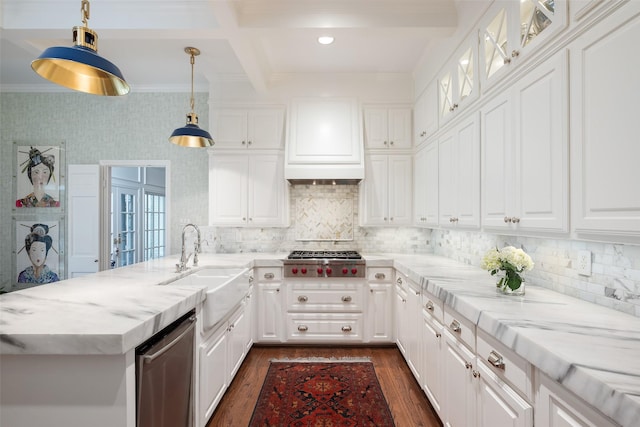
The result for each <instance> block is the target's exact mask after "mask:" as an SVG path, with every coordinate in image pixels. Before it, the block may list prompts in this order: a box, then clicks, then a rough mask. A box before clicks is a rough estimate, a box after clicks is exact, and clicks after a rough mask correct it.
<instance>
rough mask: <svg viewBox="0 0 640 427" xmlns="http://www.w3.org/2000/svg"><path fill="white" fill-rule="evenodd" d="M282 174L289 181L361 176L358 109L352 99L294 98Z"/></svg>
mask: <svg viewBox="0 0 640 427" xmlns="http://www.w3.org/2000/svg"><path fill="white" fill-rule="evenodd" d="M287 123H288V127H287V137H286V144H285V168H284V176H285V178H286V179H287V180H288V181H289V182H291V183H292V184H313V183H315V184H355V183H358V182H359V181H360V180H362V179H363V178H364V140H363V135H362V119H361V108H360V105H359V103H358V101H357V100H356V99H354V98H295V99H293V100H292V101H291V105H290V108H289V113H288V120H287Z"/></svg>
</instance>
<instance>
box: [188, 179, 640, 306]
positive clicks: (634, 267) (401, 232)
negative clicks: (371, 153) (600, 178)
mask: <svg viewBox="0 0 640 427" xmlns="http://www.w3.org/2000/svg"><path fill="white" fill-rule="evenodd" d="M358 189H359V187H358V186H357V185H338V186H330V185H329V186H324V185H318V186H310V185H296V186H293V187H291V194H290V209H291V225H290V226H289V227H287V228H222V227H201V229H202V230H203V235H204V238H205V242H204V243H203V250H204V251H205V252H219V253H234V252H288V251H291V250H297V249H326V250H341V249H355V250H358V251H361V252H364V253H379V252H385V253H434V254H436V255H442V256H445V257H447V258H451V259H455V260H457V261H460V262H462V263H465V264H468V265H474V266H478V267H479V266H480V261H481V260H482V257H483V255H484V254H485V252H486V251H487V250H488V249H490V248H493V247H503V246H507V245H512V246H516V247H521V248H523V249H524V250H525V251H526V252H527V253H528V254H529V255H530V256H531V257H532V258H533V261H534V263H535V267H534V269H533V270H532V271H531V272H529V273H528V274H527V280H528V282H529V283H530V284H533V285H538V286H543V287H545V288H549V289H551V290H554V291H557V292H560V293H563V294H567V295H570V296H574V297H576V298H580V299H583V300H586V301H590V302H593V303H596V304H599V305H603V306H605V307H609V308H612V309H615V310H618V311H622V312H625V313H628V314H631V315H634V316H638V317H640V246H637V245H623V244H608V243H597V242H586V241H579V240H570V239H546V238H534V237H519V236H502V235H497V234H491V233H485V232H465V231H458V230H446V229H434V230H430V229H422V228H415V227H360V226H358V211H359V204H358ZM310 200H315V202H311V201H310ZM327 200H329V201H330V202H327ZM342 204H348V205H349V206H352V207H353V217H352V218H351V219H352V224H351V225H352V226H353V239H352V240H325V239H324V238H323V237H325V235H324V234H323V233H325V232H326V230H328V229H333V230H334V231H333V232H334V233H335V229H334V228H332V227H341V226H345V224H346V227H347V228H348V227H349V224H348V223H349V219H348V218H347V217H348V216H349V214H348V213H347V214H345V212H348V210H347V211H345V210H343V209H335V208H333V207H334V206H340V205H342ZM345 215H346V216H345ZM309 218H312V221H310V222H309V223H306V224H302V222H305V221H307V220H309ZM314 223H315V224H316V225H315V226H314V225H313V224H314ZM328 225H330V227H329V226H328ZM300 227H302V229H303V230H304V232H305V233H309V235H312V234H314V233H316V234H315V235H316V237H322V238H319V240H308V241H301V240H298V238H299V237H300V234H299V233H300ZM582 250H588V251H590V252H591V259H592V272H591V276H583V275H580V274H578V271H577V268H576V266H577V258H578V253H579V251H582ZM487 274H489V273H488V272H487Z"/></svg>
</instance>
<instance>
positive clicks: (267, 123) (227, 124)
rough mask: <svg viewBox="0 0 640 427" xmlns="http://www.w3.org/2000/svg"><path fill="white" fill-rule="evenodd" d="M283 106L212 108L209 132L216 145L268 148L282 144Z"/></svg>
mask: <svg viewBox="0 0 640 427" xmlns="http://www.w3.org/2000/svg"><path fill="white" fill-rule="evenodd" d="M284 115H285V108H284V107H280V106H278V107H264V108H240V107H238V108H214V109H213V110H212V113H211V133H212V136H213V140H214V141H215V145H214V147H216V148H234V149H239V148H254V149H259V148H267V149H282V148H283V146H284Z"/></svg>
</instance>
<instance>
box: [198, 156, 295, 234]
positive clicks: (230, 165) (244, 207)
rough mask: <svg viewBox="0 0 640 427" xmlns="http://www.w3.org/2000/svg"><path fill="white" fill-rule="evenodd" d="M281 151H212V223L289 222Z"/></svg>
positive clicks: (249, 224) (247, 224) (266, 224)
mask: <svg viewBox="0 0 640 427" xmlns="http://www.w3.org/2000/svg"><path fill="white" fill-rule="evenodd" d="M283 168H284V166H283V157H282V154H267V153H265V154H257V153H256V154H229V153H225V154H221V153H218V152H210V158H209V224H210V225H225V226H249V227H264V226H274V227H277V226H286V225H287V222H288V215H287V214H288V212H287V211H288V209H287V201H286V200H287V198H286V197H285V196H286V192H287V183H286V181H285V180H284V175H283V171H284V169H283Z"/></svg>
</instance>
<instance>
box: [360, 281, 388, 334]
mask: <svg viewBox="0 0 640 427" xmlns="http://www.w3.org/2000/svg"><path fill="white" fill-rule="evenodd" d="M393 302H394V300H393V285H392V284H391V283H386V284H376V283H370V284H369V304H368V307H367V322H366V328H367V334H366V340H367V341H369V342H385V343H392V342H393V324H394V322H393V317H392V313H393Z"/></svg>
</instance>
